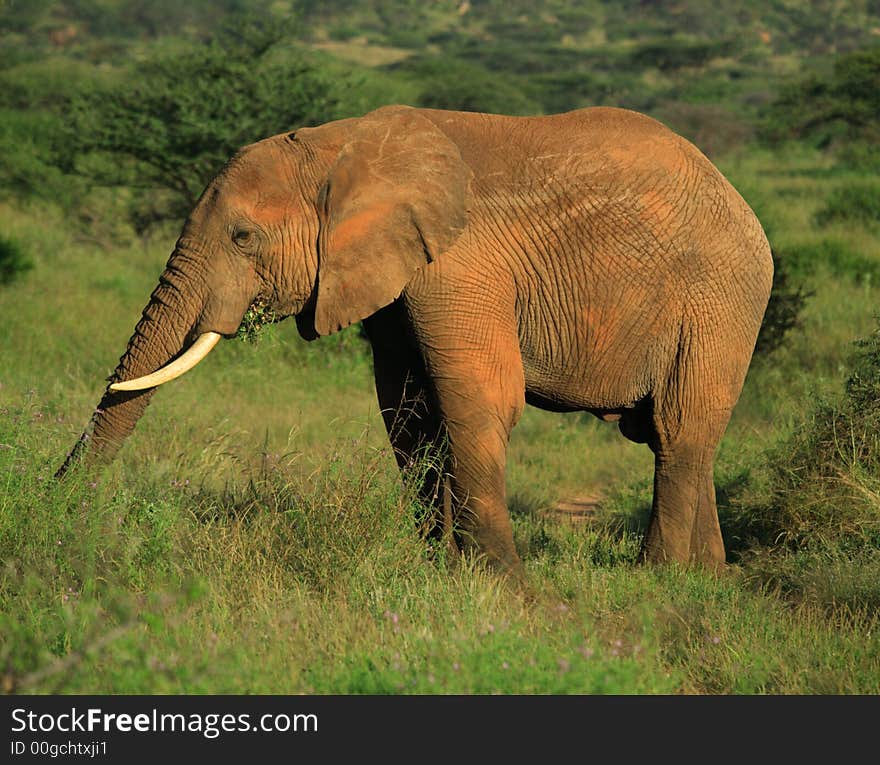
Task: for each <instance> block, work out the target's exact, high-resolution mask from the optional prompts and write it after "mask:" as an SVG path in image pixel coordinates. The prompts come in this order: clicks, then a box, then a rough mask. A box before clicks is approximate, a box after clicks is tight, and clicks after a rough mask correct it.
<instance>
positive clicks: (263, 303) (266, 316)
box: [235, 297, 284, 343]
mask: <svg viewBox="0 0 880 765" xmlns="http://www.w3.org/2000/svg"><path fill="white" fill-rule="evenodd" d="M283 318H284V317H283V316H281V315H280V314H278V313H276V312H275V311H274V310H273V309H272V308H271V307H270V306H269V299H268V298H265V297H258V298H257V299H256V300H254V302H253V303H251V304H250V306H249V307H248V309H247V311H245V312H244V316H243V317H242V319H241V324H240V325H239V327H238V330H236V333H235V336H236V338H238V339H239V340H244V341H245V342H248V343H254V342H256V341H257V340H258V339H259V336H260V332H261V331H262V329H263V327H265V326H267V325H268V324H275V323H277V322H279V321H281V320H282V319H283Z"/></svg>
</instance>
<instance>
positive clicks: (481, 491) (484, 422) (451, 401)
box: [414, 306, 525, 576]
mask: <svg viewBox="0 0 880 765" xmlns="http://www.w3.org/2000/svg"><path fill="white" fill-rule="evenodd" d="M470 308H471V310H468V311H465V310H459V309H457V308H456V307H455V306H449V307H448V309H447V310H444V311H442V312H441V311H422V312H419V311H418V306H416V311H415V313H416V316H414V321H415V322H416V326H417V329H418V334H419V340H420V343H421V347H422V355H423V358H424V360H425V367H426V371H427V373H428V375H429V377H430V380H431V382H432V384H433V388H434V391H435V394H436V398H437V405H438V407H439V411H440V415H441V417H442V421H443V426H444V429H445V434H446V437H447V442H448V443H447V448H448V450H449V455H450V469H451V481H452V501H453V515H454V521H455V524H456V529H457V532H458V534H459V537H460V543H461V545H462V547H463V548H464V549H468V548H471V549H475V550H476V551H477V552H479V553H482V554H484V555H485V556H486V558H487V559H488V560H489V562H490V563H492V564H493V565H495V566H497V567H499V568H501V569H502V570H505V571H507V572H509V573H513V574H515V575H516V576H519V575H520V574H521V562H520V559H519V556H518V555H517V552H516V548H515V546H514V542H513V530H512V527H511V522H510V515H509V513H508V511H507V501H506V491H505V464H506V458H507V445H508V440H509V438H510V432H511V430H512V429H513V426H514V425H515V424H516V422H517V421H518V419H519V417H520V415H521V414H522V410H523V408H524V407H525V381H524V375H523V367H522V358H521V356H520V349H519V341H518V336H517V333H516V331H515V323H514V320H513V311H512V309H511V311H510V312H509V313H507V314H506V315H505V314H500V315H499V314H495V313H489V312H487V313H485V314H484V315H482V316H480V317H479V323H477V324H475V323H474V322H473V321H468V320H467V318H466V317H468V316H469V315H472V313H473V307H472V306H471V307H470ZM459 322H460V323H459ZM466 322H467V323H466Z"/></svg>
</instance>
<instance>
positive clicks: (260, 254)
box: [58, 105, 773, 572]
mask: <svg viewBox="0 0 880 765" xmlns="http://www.w3.org/2000/svg"><path fill="white" fill-rule="evenodd" d="M772 277H773V262H772V258H771V254H770V247H769V245H768V242H767V238H766V236H765V234H764V231H763V229H762V227H761V224H760V223H759V221H758V219H757V217H756V216H755V214H754V213H753V211H752V210H751V209H750V208H749V206H748V205H747V203H746V202H745V201H744V200H743V198H742V197H741V196H740V194H739V193H738V192H737V191H736V190H735V189H734V188H733V186H732V185H731V184H730V183H729V182H728V181H727V180H726V179H725V178H724V176H723V175H722V174H721V172H720V171H719V170H718V169H717V168H716V167H715V166H714V165H713V164H712V163H711V162H710V161H709V159H707V157H706V156H704V155H703V154H702V153H701V152H700V151H699V150H698V149H697V148H696V147H694V146H693V145H692V144H691V143H689V142H688V141H687V140H686V139H684V138H683V137H681V136H679V135H677V134H676V133H674V132H673V131H672V130H670V129H669V128H667V127H666V126H664V125H662V124H661V123H660V122H657V121H656V120H654V119H652V118H650V117H648V116H646V115H643V114H640V113H637V112H634V111H630V110H626V109H619V108H613V107H590V108H585V109H580V110H575V111H571V112H567V113H564V114H556V115H547V116H525V117H512V116H506V115H497V114H483V113H475V112H457V111H447V110H438V109H422V108H415V107H410V106H402V105H391V106H385V107H382V108H379V109H376V110H374V111H371V112H369V113H367V114H365V115H363V116H360V117H351V118H346V119H341V120H337V121H333V122H329V123H326V124H323V125H319V126H314V127H304V128H301V129H298V130H296V131H295V132H287V133H282V134H279V135H275V136H272V137H270V138H266V139H264V140H260V141H258V142H256V143H254V144H251V145H250V146H246V147H244V148H243V149H241V150H240V151H239V152H238V153H237V154H236V155H235V156H234V157H232V158H231V159H230V160H229V162H228V163H227V164H226V165H225V166H224V167H223V168H222V170H221V171H220V172H219V173H218V174H217V176H216V177H215V178H214V179H213V180H212V181H211V182H210V183H209V185H208V186H207V188H206V189H205V191H204V192H203V194H202V196H201V197H200V199H199V201H198V202H197V204H196V206H195V207H194V209H193V210H192V212H191V213H190V215H189V217H188V219H187V220H186V222H185V224H184V226H183V229H182V232H181V234H180V237H179V239H178V240H177V242H176V245H175V247H174V249H173V251H172V253H171V256H170V258H169V260H168V262H167V265H166V267H165V269H164V272H163V273H162V274H161V276H160V278H159V284H158V286H157V287H156V288H155V290H154V291H153V293H152V295H151V297H150V299H149V302H148V303H147V305H146V308H145V309H144V311H143V316H142V318H141V319H140V321H139V322H138V324H137V325H136V327H135V330H134V333H133V335H132V337H131V339H130V341H129V343H128V346H127V349H126V350H125V352H124V354H123V355H122V357H121V358H120V361H119V364H118V366H117V367H116V369H115V371H114V372H113V374H112V375H111V377H110V378H108V380H109V383H110V384H109V385H108V387H107V388H106V390H105V392H104V394H103V398H101V401H100V403H99V405H98V407H97V409H96V410H95V413H94V415H93V416H92V419H91V421H90V423H89V425H88V426H87V428H86V430H85V432H84V433H83V436H82V437H81V438H80V440H79V441H78V442H77V443H76V444H75V445H74V447H73V449H72V450H71V451H70V453H69V454H68V457H67V459H66V461H65V462H64V464H63V465H62V467H61V468H60V469H59V471H58V472H59V475H63V474H64V472H65V471H66V470H67V469H68V468H69V467H70V466H71V465H72V464H74V463H76V462H80V461H82V460H83V459H84V458H85V457H86V456H87V457H88V459H87V462H89V463H90V464H98V465H100V464H104V463H106V462H107V461H109V460H110V459H112V458H113V456H114V455H115V454H116V452H117V450H118V449H119V448H120V446H121V444H122V442H123V440H124V439H125V438H126V437H127V435H128V434H129V433H130V432H131V431H132V429H133V428H134V426H135V423H136V421H137V420H138V418H139V417H140V416H141V415H142V413H143V412H144V409H145V407H146V406H147V404H148V402H149V400H150V398H151V396H152V395H153V393H154V391H155V390H156V387H157V386H158V385H159V384H162V383H164V382H166V381H168V380H169V379H173V378H174V377H176V376H177V375H179V374H182V373H183V372H185V371H187V370H189V369H191V368H192V367H193V366H194V365H195V364H196V363H198V361H199V360H200V359H201V358H202V357H203V356H204V355H205V354H206V353H207V352H208V351H209V350H210V349H211V348H212V347H213V346H214V345H215V344H216V343H217V342H218V340H219V339H221V338H229V337H232V336H234V335H235V334H236V331H237V330H238V329H239V326H240V324H241V322H242V320H243V317H244V316H245V315H246V312H247V311H248V310H249V308H251V307H253V306H256V305H259V306H266V307H268V309H270V310H271V311H272V313H273V315H274V316H275V317H277V319H279V320H280V319H283V318H287V317H290V316H293V317H295V320H296V324H297V328H298V331H299V333H300V335H301V336H302V337H304V338H305V339H307V340H314V339H316V338H319V337H321V336H324V335H329V334H332V333H334V332H337V331H339V330H341V329H343V328H344V327H346V326H349V325H351V324H354V323H357V322H362V326H363V328H364V330H365V333H366V336H367V339H368V340H369V343H370V346H371V348H372V357H373V367H374V376H375V386H376V392H377V396H378V401H379V407H380V409H381V412H382V416H383V418H384V422H385V425H386V427H387V431H388V436H389V439H390V442H391V445H392V447H393V451H394V454H395V456H396V459H397V462H398V465H399V467H400V469H401V470H402V471H404V474H406V472H407V471H411V470H412V467H413V465H414V463H415V462H417V461H418V460H419V459H420V456H421V455H422V454H423V453H424V451H425V450H428V451H429V452H430V453H432V454H437V455H442V456H441V457H439V458H438V459H437V460H435V465H434V467H433V468H432V469H430V470H428V471H426V472H424V471H423V474H422V478H421V486H420V491H421V496H422V498H423V500H424V502H425V503H426V505H427V508H428V510H429V511H430V512H431V513H433V515H432V516H431V517H432V519H433V520H432V524H431V532H430V533H431V534H433V535H434V536H436V537H437V538H438V539H440V540H441V541H442V543H445V544H448V545H449V547H450V549H452V550H456V551H458V552H459V553H471V554H475V555H477V556H482V557H483V558H484V559H485V560H487V561H488V562H489V564H490V565H491V566H494V567H496V569H498V570H500V571H504V572H517V571H521V570H522V569H521V560H520V558H519V556H518V553H517V550H516V546H515V543H514V537H513V531H512V524H511V519H510V516H509V513H508V509H507V505H506V497H505V463H506V451H507V446H508V440H509V437H510V434H511V430H512V428H513V427H514V425H516V423H517V421H518V419H519V418H520V415H521V414H522V412H523V410H524V407H525V405H526V404H531V405H533V406H536V407H539V408H542V409H545V410H550V411H554V412H574V411H586V412H589V413H591V414H593V415H596V416H598V417H599V418H601V419H603V420H606V421H612V422H617V424H618V427H619V430H620V432H621V433H622V434H623V436H625V437H626V438H628V439H630V440H632V441H635V442H637V443H641V444H646V445H647V446H648V448H650V449H651V450H652V452H653V455H654V484H653V502H652V508H651V515H650V519H649V521H648V526H647V530H646V532H645V534H644V539H643V542H642V547H641V552H640V555H639V561H640V562H643V563H662V562H671V563H672V562H677V563H680V564H683V565H694V566H706V567H709V568H711V569H713V570H714V569H718V568H721V567H723V566H724V564H725V549H724V542H723V538H722V535H721V530H720V525H719V521H718V514H717V508H716V501H715V488H714V479H713V469H714V462H715V452H716V449H717V447H718V444H719V442H720V440H721V438H722V435H723V433H724V431H725V429H726V427H727V423H728V420H729V418H730V415H731V411H732V409H733V407H734V405H735V404H736V402H737V400H738V398H739V395H740V392H741V389H742V386H743V383H744V379H745V376H746V372H747V369H748V366H749V363H750V360H751V357H752V352H753V350H754V347H755V342H756V338H757V335H758V331H759V328H760V325H761V322H762V318H763V314H764V311H765V308H766V306H767V302H768V299H769V294H770V288H771V282H772ZM412 474H414V473H413V472H411V473H410V475H412Z"/></svg>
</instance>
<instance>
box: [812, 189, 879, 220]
mask: <svg viewBox="0 0 880 765" xmlns="http://www.w3.org/2000/svg"><path fill="white" fill-rule="evenodd" d="M815 220H816V223H817V224H818V225H820V226H827V225H828V224H830V223H850V222H851V223H861V224H866V225H876V224H878V223H880V183H876V182H874V183H860V184H854V185H852V186H842V187H841V188H837V189H834V191H832V192H831V194H830V195H829V196H828V199H827V200H826V201H825V206H824V207H822V208H821V209H820V210H818V212H817V213H816V218H815Z"/></svg>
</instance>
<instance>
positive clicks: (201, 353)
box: [110, 332, 223, 390]
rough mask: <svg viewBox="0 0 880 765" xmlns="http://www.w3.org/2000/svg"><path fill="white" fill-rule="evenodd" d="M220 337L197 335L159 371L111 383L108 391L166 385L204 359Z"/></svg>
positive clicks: (207, 334) (211, 333)
mask: <svg viewBox="0 0 880 765" xmlns="http://www.w3.org/2000/svg"><path fill="white" fill-rule="evenodd" d="M221 337H223V335H221V334H219V333H217V332H205V333H204V334H201V335H199V336H198V338H196V341H195V342H194V343H193V344H192V345H191V346H190V347H189V348H187V349H186V351H185V352H184V353H183V354H182V355H180V356H178V357H177V358H176V359H174V361H172V362H171V363H170V364H166V365H165V366H164V367H162V368H161V369H157V370H156V371H155V372H153V373H152V374H149V375H146V376H144V377H138V378H137V379H135V380H126V381H125V382H116V383H113V384H112V385H111V386H110V390H144V389H145V388H155V387H156V386H157V385H161V384H162V383H167V382H169V381H170V380H173V379H174V378H175V377H180V376H181V375H182V374H184V373H185V372H189V370H190V369H192V368H193V367H194V366H195V365H196V364H198V363H199V362H200V361H201V360H202V359H203V358H205V356H207V355H208V354H209V353H210V352H211V349H212V348H213V347H214V346H215V345H217V343H218V341H219V340H220V338H221Z"/></svg>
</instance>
